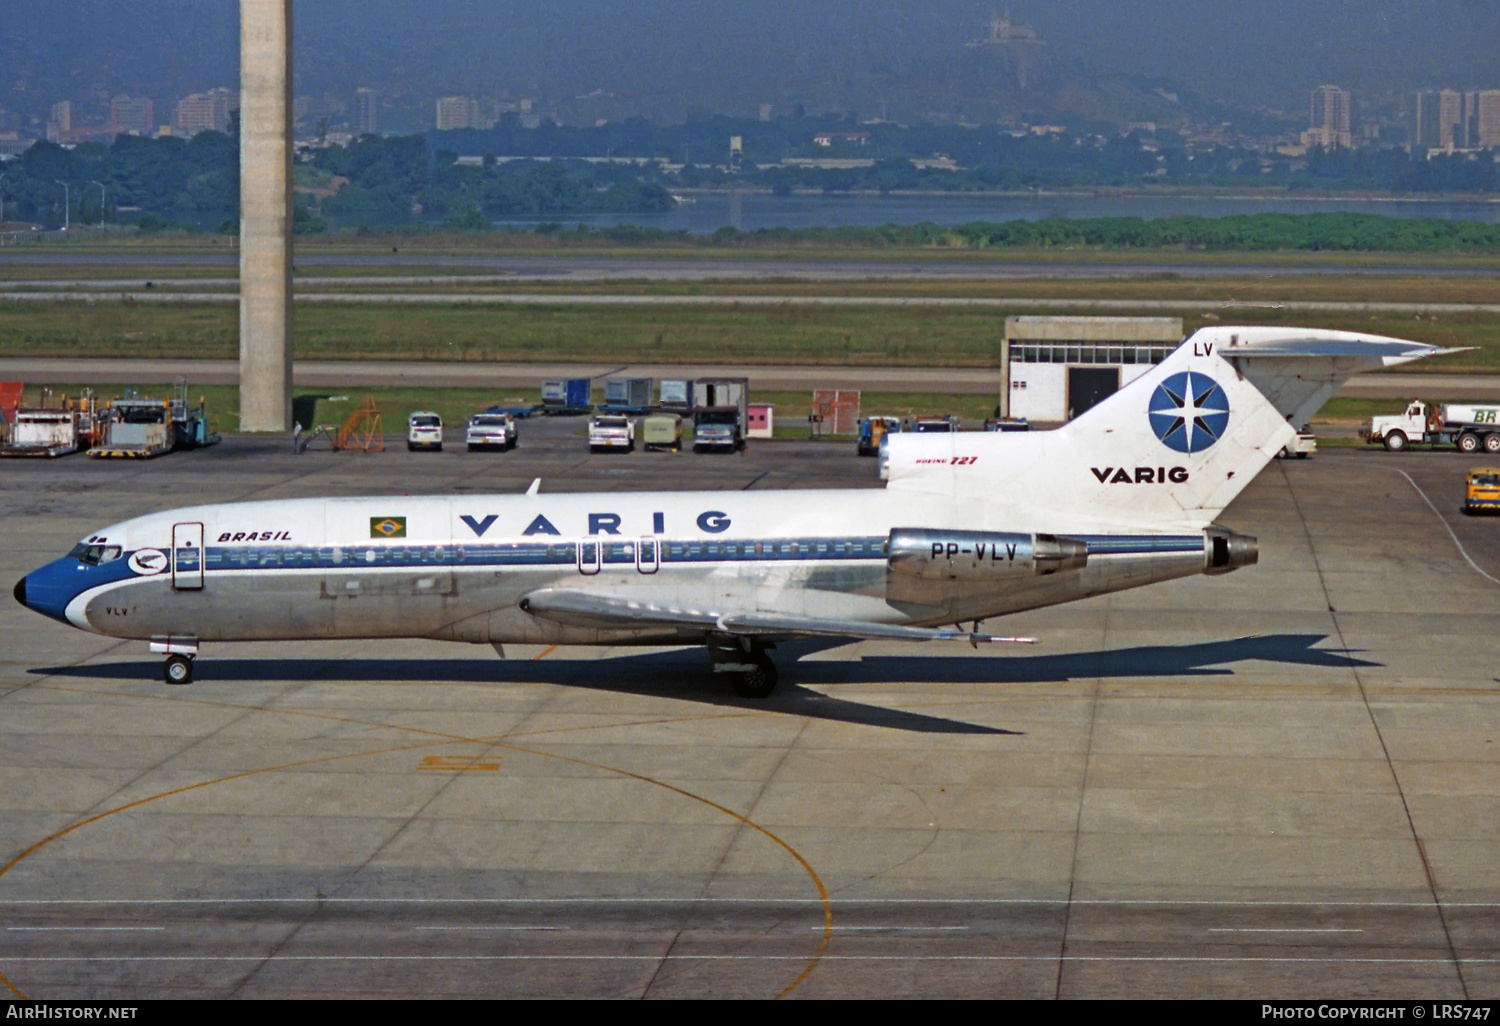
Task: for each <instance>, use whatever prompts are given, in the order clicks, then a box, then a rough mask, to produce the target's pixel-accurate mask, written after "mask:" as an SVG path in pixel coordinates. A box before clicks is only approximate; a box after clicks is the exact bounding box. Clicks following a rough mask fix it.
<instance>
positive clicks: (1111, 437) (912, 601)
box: [15, 327, 1447, 698]
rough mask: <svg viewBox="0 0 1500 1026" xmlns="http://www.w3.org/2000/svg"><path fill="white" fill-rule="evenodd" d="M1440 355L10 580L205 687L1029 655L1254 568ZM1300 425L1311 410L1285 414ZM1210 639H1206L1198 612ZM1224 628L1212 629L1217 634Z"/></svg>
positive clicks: (1163, 394) (256, 512) (265, 531)
mask: <svg viewBox="0 0 1500 1026" xmlns="http://www.w3.org/2000/svg"><path fill="white" fill-rule="evenodd" d="M1446 351H1447V350H1441V349H1438V348H1436V347H1434V346H1427V345H1422V344H1420V343H1415V342H1406V341H1402V340H1399V339H1391V338H1381V337H1378V336H1370V335H1364V334H1357V333H1353V332H1332V331H1326V330H1322V329H1305V328H1291V327H1276V328H1246V327H1233V328H1230V327H1213V328H1204V329H1202V330H1200V331H1198V332H1197V333H1196V334H1194V335H1193V336H1192V337H1191V338H1189V339H1188V340H1187V341H1186V342H1185V343H1183V345H1182V346H1181V347H1179V348H1178V349H1177V350H1176V351H1175V352H1173V353H1172V354H1170V355H1169V356H1167V357H1166V359H1164V360H1163V361H1162V362H1161V363H1159V364H1157V365H1155V366H1153V367H1152V368H1151V369H1150V370H1149V371H1148V372H1147V373H1145V374H1143V375H1142V376H1140V377H1138V378H1136V379H1135V380H1133V381H1131V382H1129V383H1128V384H1126V385H1125V386H1124V387H1123V388H1121V389H1120V390H1119V391H1118V392H1116V393H1115V394H1114V395H1112V396H1110V397H1109V398H1107V399H1105V400H1104V401H1103V402H1100V403H1099V404H1097V405H1095V406H1094V407H1092V408H1091V409H1089V410H1088V411H1087V412H1085V413H1084V414H1082V415H1080V416H1079V417H1077V418H1076V419H1074V420H1073V421H1071V422H1069V423H1068V424H1066V425H1064V426H1062V427H1059V428H1057V429H1056V430H1052V431H1017V432H978V431H971V432H961V433H960V432H952V433H943V434H931V435H916V434H908V433H904V432H903V433H902V434H899V435H888V436H886V438H885V439H884V440H883V443H884V445H885V447H886V449H887V452H888V453H889V457H890V468H889V475H888V476H889V480H888V481H887V483H886V486H885V487H884V488H848V489H824V490H817V491H810V490H805V491H783V490H772V491H738V490H736V491H698V492H655V493H652V492H606V493H598V494H576V493H567V492H558V493H555V494H542V493H541V491H540V482H538V483H537V484H534V485H533V486H532V488H531V489H530V490H529V491H528V492H527V493H526V494H524V495H516V494H495V495H474V494H454V495H433V496H409V495H389V496H384V497H366V498H347V499H332V498H312V499H293V500H284V501H266V502H249V503H232V504H217V505H208V506H199V507H196V508H192V509H166V510H163V511H161V512H158V513H152V514H148V515H146V516H142V517H138V518H135V519H132V520H129V521H125V522H122V523H118V524H113V525H108V526H101V527H99V528H96V529H94V530H92V531H90V532H88V533H87V534H85V535H84V536H83V538H81V539H80V540H79V542H78V544H77V546H76V547H74V548H73V549H72V550H71V551H69V552H67V553H66V554H64V555H62V556H61V557H60V558H58V559H56V560H53V561H52V562H50V563H48V564H47V565H45V566H42V567H40V568H38V569H36V570H34V571H32V572H31V573H29V574H27V575H26V576H25V577H24V578H22V579H21V580H20V581H19V582H17V584H16V586H15V597H16V599H17V600H18V601H19V602H21V603H22V604H23V605H25V606H27V607H29V608H30V609H33V610H35V611H37V612H39V613H42V614H44V615H46V616H48V617H51V618H53V619H55V620H58V621H60V622H62V623H66V624H70V625H72V626H74V627H77V628H80V629H82V630H86V631H91V632H94V633H96V634H101V635H105V636H108V637H113V638H119V639H127V640H136V641H140V642H143V643H149V644H150V645H151V646H152V648H153V650H155V651H156V652H158V653H161V654H163V655H165V656H167V657H168V661H167V663H166V665H165V666H164V668H163V670H164V676H165V678H166V679H167V680H169V681H172V682H174V683H186V682H187V681H188V680H190V679H191V677H192V668H193V663H192V660H193V658H194V657H195V656H196V655H197V654H198V653H199V651H200V650H201V646H203V645H205V644H211V643H213V642H219V641H222V642H248V641H270V642H284V641H304V640H305V641H312V640H318V639H355V638H358V639H381V638H425V639H432V640H446V641H454V642H464V643H473V644H484V645H494V646H496V648H497V649H498V650H499V651H500V652H501V655H502V656H503V655H504V649H503V646H504V645H505V644H506V643H514V644H526V645H589V646H603V647H611V646H621V645H642V646H689V645H698V646H703V647H704V648H705V649H706V650H707V654H708V657H709V662H710V664H711V665H712V667H713V669H714V670H715V671H716V672H719V673H723V674H726V675H728V676H729V677H730V679H731V680H732V681H733V683H734V687H735V690H736V691H738V692H739V693H740V694H741V695H744V696H746V697H750V698H763V697H765V696H767V695H769V694H770V693H771V692H772V690H773V689H774V688H775V686H776V681H777V676H778V669H777V666H776V664H775V662H773V661H772V658H771V656H770V654H769V652H770V650H771V648H772V647H774V646H775V645H777V644H779V643H781V642H786V641H791V640H795V639H826V638H838V639H858V638H863V639H875V640H883V641H903V640H905V641H926V642H941V641H962V642H965V643H968V644H971V645H974V646H976V647H977V646H979V645H980V644H988V643H991V642H1022V641H1029V640H1030V639H1025V638H1015V637H1004V636H998V635H995V634H989V633H986V632H984V631H983V630H982V624H983V622H984V621H985V620H988V619H993V618H996V617H1001V616H1005V615H1007V614H1010V613H1017V612H1021V611H1023V610H1035V609H1041V608H1044V607H1047V606H1053V605H1057V604H1059V603H1064V602H1072V601H1075V600H1078V599H1084V598H1089V597H1092V596H1097V595H1104V594H1110V593H1113V592H1118V591H1123V590H1125V589H1129V588H1137V587H1140V586H1143V585H1147V584H1152V583H1156V582H1161V581H1169V580H1175V579H1180V578H1185V577H1192V576H1195V575H1197V574H1207V575H1212V576H1217V575H1221V574H1227V573H1230V572H1231V571H1235V570H1238V569H1241V568H1244V567H1249V566H1252V565H1254V564H1255V563H1256V562H1257V560H1258V558H1259V556H1258V543H1257V542H1256V540H1255V539H1254V538H1252V537H1249V536H1247V535H1242V534H1238V533H1236V532H1234V531H1232V530H1229V529H1227V528H1224V527H1222V526H1219V525H1217V524H1216V523H1215V520H1216V519H1217V518H1218V517H1219V516H1220V514H1222V513H1223V511H1224V509H1225V507H1227V506H1228V505H1229V504H1230V503H1231V502H1233V501H1234V499H1235V498H1236V496H1238V495H1239V494H1240V493H1241V492H1242V491H1243V490H1244V489H1245V487H1246V486H1247V485H1249V484H1250V483H1251V482H1252V481H1254V480H1255V478H1256V476H1257V475H1258V474H1259V473H1260V472H1261V471H1262V470H1264V469H1265V467H1266V466H1267V465H1268V464H1269V462H1270V460H1271V458H1272V456H1273V455H1274V454H1275V452H1276V451H1277V450H1278V449H1280V448H1281V447H1282V446H1284V445H1286V444H1287V442H1289V441H1290V440H1291V439H1292V437H1293V435H1295V434H1296V431H1295V429H1294V428H1293V427H1292V426H1291V424H1289V423H1288V422H1287V418H1288V417H1289V416H1292V415H1293V414H1297V415H1298V419H1299V420H1301V419H1305V417H1307V416H1309V415H1310V412H1311V411H1312V410H1313V409H1315V408H1316V407H1317V405H1318V404H1319V402H1320V401H1321V399H1322V398H1323V397H1324V396H1326V395H1328V394H1329V392H1331V390H1332V387H1336V386H1337V385H1338V384H1340V383H1342V382H1343V381H1345V380H1347V379H1348V378H1349V377H1352V376H1353V375H1355V374H1362V373H1368V372H1370V371H1374V370H1378V369H1381V368H1384V367H1394V366H1397V365H1400V364H1404V363H1408V362H1410V361H1412V360H1417V359H1421V358H1423V357H1426V356H1432V355H1436V354H1438V353H1441V352H1446ZM1299 411H1300V412H1299ZM1198 622H1211V621H1198ZM1208 629H1210V630H1212V629H1213V628H1208Z"/></svg>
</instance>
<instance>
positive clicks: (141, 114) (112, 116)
mask: <svg viewBox="0 0 1500 1026" xmlns="http://www.w3.org/2000/svg"><path fill="white" fill-rule="evenodd" d="M109 123H110V125H111V126H112V127H113V128H116V129H118V130H119V131H120V132H122V133H127V134H129V135H150V134H151V133H152V132H154V131H156V105H155V104H154V103H152V102H151V100H150V98H149V97H145V96H124V95H120V96H116V97H115V98H114V99H113V100H111V101H110V102H109Z"/></svg>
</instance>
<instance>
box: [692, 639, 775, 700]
mask: <svg viewBox="0 0 1500 1026" xmlns="http://www.w3.org/2000/svg"><path fill="white" fill-rule="evenodd" d="M708 656H709V658H710V659H712V660H713V664H714V672H715V673H723V674H727V675H728V676H729V684H730V686H731V687H732V688H734V693H735V694H737V695H739V696H740V697H741V698H770V697H771V693H772V692H773V691H775V690H776V685H777V683H778V680H779V678H778V677H777V674H776V664H775V663H774V662H772V661H771V657H770V656H768V655H766V645H765V644H764V643H763V642H761V641H758V640H756V639H755V638H740V637H720V636H714V637H711V638H709V639H708Z"/></svg>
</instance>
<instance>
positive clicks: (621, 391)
mask: <svg viewBox="0 0 1500 1026" xmlns="http://www.w3.org/2000/svg"><path fill="white" fill-rule="evenodd" d="M651 384H652V382H651V379H650V378H607V379H605V382H604V409H605V410H606V411H607V412H609V413H650V412H651Z"/></svg>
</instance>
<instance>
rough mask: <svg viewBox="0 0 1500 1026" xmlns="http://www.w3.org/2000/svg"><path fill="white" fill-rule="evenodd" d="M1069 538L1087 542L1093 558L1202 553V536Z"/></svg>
mask: <svg viewBox="0 0 1500 1026" xmlns="http://www.w3.org/2000/svg"><path fill="white" fill-rule="evenodd" d="M1067 537H1069V538H1076V539H1078V540H1079V541H1081V542H1086V543H1087V544H1088V547H1089V555H1091V556H1115V555H1126V554H1134V553H1152V552H1163V553H1167V552H1202V551H1203V546H1204V544H1205V542H1204V540H1203V535H1201V534H1185V535H1161V534H1070V535H1068V536H1067Z"/></svg>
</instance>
